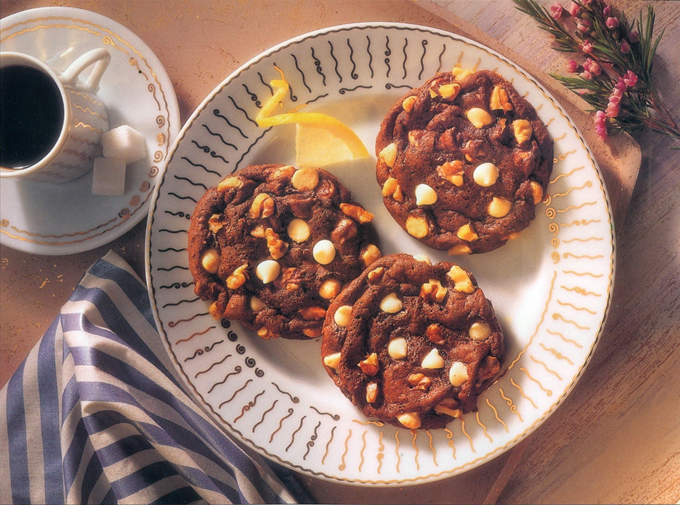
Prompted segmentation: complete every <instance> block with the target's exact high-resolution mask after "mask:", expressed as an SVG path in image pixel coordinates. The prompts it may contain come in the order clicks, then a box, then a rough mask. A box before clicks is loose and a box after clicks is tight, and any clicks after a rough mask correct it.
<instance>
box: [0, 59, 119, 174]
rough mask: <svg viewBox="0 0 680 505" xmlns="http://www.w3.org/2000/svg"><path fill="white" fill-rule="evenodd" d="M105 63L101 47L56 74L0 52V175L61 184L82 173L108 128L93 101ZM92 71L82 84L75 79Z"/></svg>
mask: <svg viewBox="0 0 680 505" xmlns="http://www.w3.org/2000/svg"><path fill="white" fill-rule="evenodd" d="M110 61H111V54H110V53H109V52H108V51H107V50H106V49H103V48H98V49H93V50H91V51H88V52H87V53H85V54H83V55H82V56H80V57H79V58H77V59H76V60H75V61H74V62H73V63H71V65H69V67H68V68H67V69H66V70H65V71H63V72H61V73H59V72H58V71H56V70H54V69H53V68H51V67H50V66H48V65H46V64H45V63H44V62H42V61H41V60H39V59H37V58H34V57H32V56H29V55H26V54H22V53H14V52H2V53H0V88H1V89H0V176H1V177H2V178H3V179H4V178H19V179H31V180H36V181H44V182H56V183H60V182H67V181H71V180H73V179H76V178H78V177H80V176H82V175H84V174H85V173H87V172H88V171H89V170H90V169H91V168H92V166H93V161H92V160H93V158H94V157H95V156H96V155H97V153H98V152H99V137H100V136H101V134H102V133H104V132H105V131H107V130H108V129H109V121H108V118H107V115H106V109H105V107H104V104H103V103H102V101H101V100H100V99H99V98H98V97H97V91H98V89H99V82H100V80H101V78H102V76H103V75H104V72H105V71H106V68H107V67H108V65H109V62H110ZM89 67H92V70H91V72H90V74H89V76H88V78H87V80H86V81H85V82H83V81H81V80H80V79H79V78H78V77H79V76H80V74H81V73H82V72H83V71H84V70H85V69H87V68H89Z"/></svg>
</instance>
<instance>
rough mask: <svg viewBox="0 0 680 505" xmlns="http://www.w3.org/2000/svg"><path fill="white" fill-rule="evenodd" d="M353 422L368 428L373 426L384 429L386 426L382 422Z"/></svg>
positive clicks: (354, 420)
mask: <svg viewBox="0 0 680 505" xmlns="http://www.w3.org/2000/svg"><path fill="white" fill-rule="evenodd" d="M352 422H353V423H357V424H360V425H362V426H368V425H369V424H372V425H374V426H377V427H379V428H382V427H383V426H385V423H383V422H382V421H359V420H358V419H352Z"/></svg>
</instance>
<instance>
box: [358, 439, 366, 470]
mask: <svg viewBox="0 0 680 505" xmlns="http://www.w3.org/2000/svg"><path fill="white" fill-rule="evenodd" d="M365 449H366V432H365V431H364V433H363V434H362V435H361V450H360V451H359V471H361V468H362V467H363V466H364V450H365Z"/></svg>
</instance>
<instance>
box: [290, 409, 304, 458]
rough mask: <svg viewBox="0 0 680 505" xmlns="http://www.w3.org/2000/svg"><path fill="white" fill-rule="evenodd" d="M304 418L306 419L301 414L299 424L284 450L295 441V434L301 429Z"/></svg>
mask: <svg viewBox="0 0 680 505" xmlns="http://www.w3.org/2000/svg"><path fill="white" fill-rule="evenodd" d="M305 419H307V416H302V419H300V426H298V427H297V429H296V430H295V431H294V432H293V434H292V435H291V437H290V443H289V444H288V446H287V447H286V452H288V449H290V448H291V447H292V446H293V443H294V442H295V435H297V434H298V433H299V432H300V430H301V429H302V425H303V424H304V423H305Z"/></svg>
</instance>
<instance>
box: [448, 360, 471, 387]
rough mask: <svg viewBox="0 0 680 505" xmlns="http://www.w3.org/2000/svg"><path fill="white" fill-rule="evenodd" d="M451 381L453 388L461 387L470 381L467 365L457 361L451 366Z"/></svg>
mask: <svg viewBox="0 0 680 505" xmlns="http://www.w3.org/2000/svg"><path fill="white" fill-rule="evenodd" d="M449 380H450V381H451V385H452V386H453V387H460V386H462V385H463V383H464V382H465V381H466V380H468V373H467V367H466V366H465V363H461V362H460V361H456V362H454V363H453V364H452V365H451V369H450V370H449Z"/></svg>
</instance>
